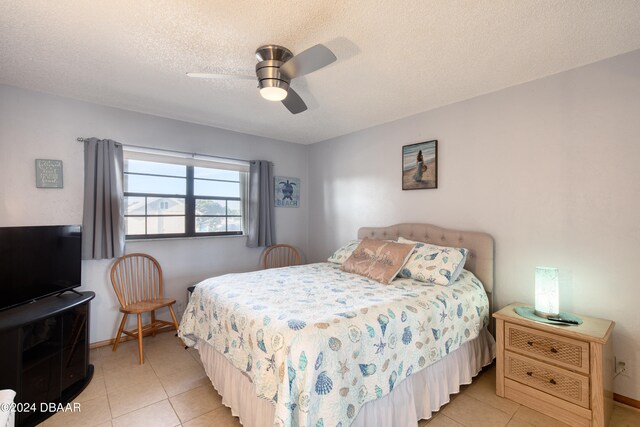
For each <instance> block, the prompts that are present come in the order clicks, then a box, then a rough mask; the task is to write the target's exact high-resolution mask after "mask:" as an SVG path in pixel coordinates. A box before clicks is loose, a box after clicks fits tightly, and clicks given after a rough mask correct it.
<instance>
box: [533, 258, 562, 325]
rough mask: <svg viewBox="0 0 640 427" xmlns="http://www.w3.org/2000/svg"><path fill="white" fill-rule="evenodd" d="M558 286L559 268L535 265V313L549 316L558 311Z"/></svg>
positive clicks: (554, 314)
mask: <svg viewBox="0 0 640 427" xmlns="http://www.w3.org/2000/svg"><path fill="white" fill-rule="evenodd" d="M559 288H560V281H559V270H558V269H557V268H550V267H536V298H535V301H536V303H535V313H536V315H538V316H540V317H550V316H557V315H558V314H559V313H560V289H559Z"/></svg>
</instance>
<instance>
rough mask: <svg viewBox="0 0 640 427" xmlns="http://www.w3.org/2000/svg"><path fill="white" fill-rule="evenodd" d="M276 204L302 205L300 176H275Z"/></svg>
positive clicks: (280, 206)
mask: <svg viewBox="0 0 640 427" xmlns="http://www.w3.org/2000/svg"><path fill="white" fill-rule="evenodd" d="M273 179H274V181H275V192H276V197H275V200H276V201H275V206H276V207H277V208H297V207H300V178H291V177H288V176H275V177H273Z"/></svg>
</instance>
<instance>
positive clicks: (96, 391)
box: [42, 333, 640, 427]
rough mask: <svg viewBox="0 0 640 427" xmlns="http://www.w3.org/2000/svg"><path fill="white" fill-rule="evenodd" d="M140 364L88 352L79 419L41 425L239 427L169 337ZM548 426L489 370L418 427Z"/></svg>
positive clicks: (629, 418)
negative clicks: (502, 390) (503, 394)
mask: <svg viewBox="0 0 640 427" xmlns="http://www.w3.org/2000/svg"><path fill="white" fill-rule="evenodd" d="M145 352H146V362H145V364H144V365H142V366H141V365H139V364H138V348H137V345H136V343H135V342H132V341H129V342H126V343H123V344H121V346H120V347H119V348H118V351H117V352H116V353H113V352H112V351H111V348H110V347H102V348H99V349H95V350H91V363H93V365H94V366H95V374H94V377H93V380H92V381H91V383H90V384H89V386H88V387H87V388H86V389H85V390H84V391H83V392H82V394H80V396H78V398H77V399H76V401H77V402H80V403H81V409H82V412H80V413H62V412H61V413H58V414H56V415H54V416H53V417H51V418H49V419H48V420H47V421H45V422H44V423H43V424H42V425H44V426H64V427H73V426H83V427H88V426H114V427H116V426H117V427H120V426H136V427H139V426H153V427H156V426H157V427H165V426H166V427H172V426H185V427H195V426H215V427H231V426H240V423H239V422H238V419H237V418H235V417H233V416H232V415H231V411H230V410H229V409H228V408H227V407H225V406H224V405H222V398H221V397H220V396H219V395H218V393H217V392H216V391H215V389H214V388H213V387H212V386H211V382H210V381H209V379H208V378H207V377H206V375H205V373H204V369H203V368H202V365H201V364H200V359H199V357H198V354H197V352H196V351H195V350H193V349H189V350H185V349H184V347H183V346H182V342H181V341H180V340H179V339H178V338H176V337H175V336H174V335H173V333H163V334H159V335H158V336H156V337H154V338H152V337H148V338H146V339H145ZM425 425H426V426H429V427H449V426H451V427H460V426H468V427H471V426H473V427H483V426H490V427H494V426H495V427H504V426H509V427H525V426H536V427H554V426H564V425H565V424H563V423H560V422H558V421H556V420H553V419H551V418H549V417H547V416H545V415H543V414H540V413H539V412H536V411H533V410H531V409H529V408H526V407H524V406H521V405H518V404H517V403H514V402H511V401H509V400H505V399H502V398H499V397H497V396H496V395H495V368H493V367H489V368H485V370H484V371H483V372H481V373H480V375H479V377H478V378H476V380H475V381H474V382H473V384H471V385H469V386H464V387H463V389H462V390H461V392H460V393H459V394H457V395H452V396H451V402H450V403H449V404H447V405H445V406H444V407H442V408H441V410H440V411H439V412H437V413H436V414H435V416H434V417H433V418H431V419H430V420H428V421H421V422H420V427H422V426H425ZM610 425H611V426H615V427H622V426H640V411H635V410H633V409H630V408H626V407H622V406H615V410H614V413H613V417H612V419H611V423H610Z"/></svg>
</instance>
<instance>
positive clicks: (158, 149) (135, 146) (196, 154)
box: [76, 136, 250, 163]
mask: <svg viewBox="0 0 640 427" xmlns="http://www.w3.org/2000/svg"><path fill="white" fill-rule="evenodd" d="M88 140H89V138H83V137H81V136H79V137H77V138H76V141H78V142H85V141H88ZM118 144H120V145H122V146H123V147H131V148H139V149H141V150H153V151H165V152H168V153H176V154H183V155H188V156H192V157H195V156H203V157H211V158H214V159H221V160H230V161H234V162H246V163H249V162H250V160H245V159H236V158H234V157H222V156H212V155H210V154H198V153H190V152H188V151H178V150H167V149H164V148H151V147H143V146H141V145H131V144H123V143H121V142H119V143H118Z"/></svg>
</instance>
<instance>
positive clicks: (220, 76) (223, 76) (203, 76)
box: [187, 73, 256, 80]
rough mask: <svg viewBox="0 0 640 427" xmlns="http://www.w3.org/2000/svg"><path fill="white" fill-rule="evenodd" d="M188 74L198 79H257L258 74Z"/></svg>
mask: <svg viewBox="0 0 640 427" xmlns="http://www.w3.org/2000/svg"><path fill="white" fill-rule="evenodd" d="M187 76H189V77H194V78H197V79H238V80H255V79H256V76H248V75H245V74H221V73H187Z"/></svg>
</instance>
